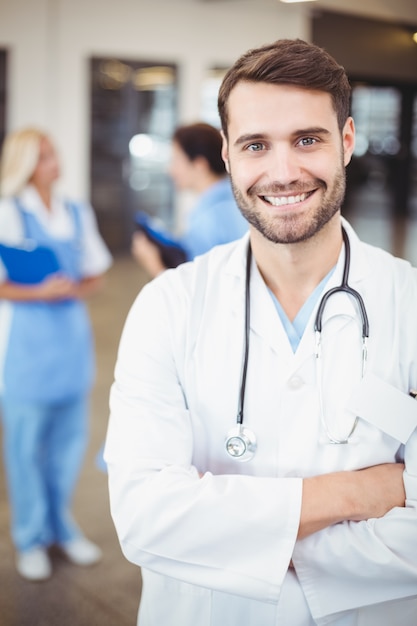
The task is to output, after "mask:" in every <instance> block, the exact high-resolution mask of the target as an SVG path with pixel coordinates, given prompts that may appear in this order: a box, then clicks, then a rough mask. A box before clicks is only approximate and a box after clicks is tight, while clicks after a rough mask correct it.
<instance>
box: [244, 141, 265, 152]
mask: <svg viewBox="0 0 417 626" xmlns="http://www.w3.org/2000/svg"><path fill="white" fill-rule="evenodd" d="M263 147H264V145H263V143H260V142H257V143H250V144H249V145H248V146H246V150H249V152H260V151H261V150H263Z"/></svg>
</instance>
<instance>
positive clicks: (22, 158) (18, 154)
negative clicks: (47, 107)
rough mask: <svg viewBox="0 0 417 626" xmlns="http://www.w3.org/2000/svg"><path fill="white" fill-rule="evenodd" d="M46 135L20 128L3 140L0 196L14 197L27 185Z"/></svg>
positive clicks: (0, 166)
mask: <svg viewBox="0 0 417 626" xmlns="http://www.w3.org/2000/svg"><path fill="white" fill-rule="evenodd" d="M45 138H47V134H46V133H45V132H43V131H42V130H40V129H38V128H31V127H29V128H22V129H21V130H17V131H15V132H13V133H10V134H9V135H8V136H7V137H6V139H5V140H4V144H3V150H2V157H1V162H0V195H2V196H14V195H16V194H17V193H19V191H21V190H22V189H23V187H24V186H25V185H26V184H27V183H28V181H29V180H30V178H31V177H32V174H33V172H34V171H35V168H36V165H37V164H38V160H39V153H40V144H41V141H42V139H45Z"/></svg>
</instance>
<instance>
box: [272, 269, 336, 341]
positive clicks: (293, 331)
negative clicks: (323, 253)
mask: <svg viewBox="0 0 417 626" xmlns="http://www.w3.org/2000/svg"><path fill="white" fill-rule="evenodd" d="M335 269H336V266H335V267H333V268H332V269H331V270H330V272H329V273H328V274H327V275H326V276H325V277H324V278H323V280H322V281H321V282H320V283H319V284H318V285H317V287H316V288H315V290H314V291H313V293H312V294H310V296H309V297H308V298H307V300H306V301H305V302H304V304H303V306H302V307H301V309H300V310H299V311H298V313H297V315H296V316H295V318H294V320H293V321H292V322H291V321H290V320H289V319H288V317H287V315H286V313H285V311H284V309H283V308H282V306H281V304H280V303H279V300H278V299H277V298H276V297H275V295H274V294H273V293H272V291H271V290H270V289H268V291H269V293H270V295H271V298H272V301H273V303H274V305H275V308H276V310H277V313H278V315H279V318H280V320H281V322H282V325H283V327H284V330H285V332H286V333H287V336H288V341H289V342H290V344H291V348H292V350H293V352H295V351H296V350H297V348H298V345H299V343H300V341H301V337H302V336H303V333H304V330H305V328H306V326H307V322H308V320H309V319H310V315H311V313H312V311H313V309H314V307H315V306H316V303H317V302H318V300H319V298H320V296H321V294H322V292H323V290H324V287H325V285H326V283H327V281H328V280H329V278H330V276H331V275H332V274H333V272H334V270H335Z"/></svg>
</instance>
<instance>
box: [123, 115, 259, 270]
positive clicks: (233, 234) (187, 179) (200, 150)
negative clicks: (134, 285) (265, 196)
mask: <svg viewBox="0 0 417 626" xmlns="http://www.w3.org/2000/svg"><path fill="white" fill-rule="evenodd" d="M221 148H222V138H221V134H220V132H219V131H218V130H217V129H216V128H214V127H213V126H210V124H205V123H203V122H200V123H196V124H190V125H187V126H180V127H179V128H177V130H176V131H175V133H174V135H173V139H172V157H171V163H170V170H169V171H170V175H171V178H172V180H173V181H174V184H175V186H176V187H177V189H179V190H182V191H184V190H187V191H192V192H194V193H195V194H197V195H198V200H197V202H196V204H195V205H194V206H193V208H192V209H191V210H190V212H189V215H188V216H187V221H186V222H187V223H186V227H185V231H184V233H183V235H182V236H181V237H179V238H178V239H177V240H175V238H174V240H173V243H174V245H175V243H176V244H178V246H179V247H180V248H181V249H182V250H183V255H182V257H181V258H182V259H183V260H192V259H194V258H195V257H196V256H198V255H199V254H203V253H204V252H207V251H208V250H210V249H211V248H213V246H216V245H219V244H223V243H229V242H230V241H234V240H235V239H238V238H239V237H242V236H243V235H244V234H245V233H246V232H247V229H248V226H247V223H246V222H245V220H244V219H243V218H242V215H241V214H240V212H239V209H238V208H237V206H236V202H235V199H234V196H233V192H232V189H231V186H230V180H229V177H228V175H227V172H226V170H225V165H224V161H223V159H222V156H221ZM156 237H157V233H156ZM163 252H164V251H163V248H162V250H161V247H158V246H157V245H156V241H153V240H152V238H151V237H149V236H146V235H145V234H144V233H143V232H141V231H140V230H139V232H136V233H135V234H134V236H133V241H132V253H133V256H134V257H135V258H136V260H137V261H138V263H140V265H142V266H143V267H144V268H145V270H147V272H148V274H150V276H151V277H155V276H156V275H157V274H159V273H160V272H162V271H163V270H165V269H167V267H168V263H169V260H168V259H165V258H164V256H163ZM175 258H176V257H175ZM177 262H178V261H174V262H172V263H170V265H169V266H170V267H173V266H174V265H176V263H177Z"/></svg>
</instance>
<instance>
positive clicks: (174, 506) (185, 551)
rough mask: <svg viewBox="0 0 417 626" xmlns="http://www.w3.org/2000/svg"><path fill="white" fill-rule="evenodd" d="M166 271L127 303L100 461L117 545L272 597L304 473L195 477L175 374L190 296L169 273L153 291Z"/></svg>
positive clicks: (171, 572)
mask: <svg viewBox="0 0 417 626" xmlns="http://www.w3.org/2000/svg"><path fill="white" fill-rule="evenodd" d="M171 275H172V273H171V272H165V274H164V275H163V276H162V277H160V278H158V279H157V280H156V281H153V283H151V284H150V285H148V286H147V287H145V288H144V289H143V290H142V292H141V294H140V295H139V297H138V299H137V300H136V302H135V304H134V306H133V307H132V310H131V311H130V313H129V315H128V319H127V321H126V325H125V328H124V331H123V335H122V339H121V343H120V348H119V355H118V360H117V365H116V373H115V382H114V384H113V387H112V390H111V399H110V408H111V416H110V421H109V428H108V434H107V440H106V446H105V459H106V462H107V465H108V472H109V488H110V502H111V511H112V516H113V519H114V523H115V526H116V529H117V533H118V536H119V540H120V543H121V547H122V550H123V552H124V554H125V556H126V558H127V559H129V560H130V561H132V562H133V563H135V564H137V565H139V566H142V567H145V568H148V569H151V570H153V571H155V572H158V573H160V574H163V575H167V576H170V577H173V578H177V579H179V580H182V581H185V582H189V583H192V584H194V585H198V586H202V587H206V588H211V589H216V590H220V591H223V592H229V593H232V594H236V595H242V596H246V597H249V598H255V599H259V600H263V601H267V602H276V601H277V599H278V597H279V591H280V587H281V585H282V582H283V580H284V577H285V575H286V572H287V570H288V566H289V562H290V559H291V555H292V551H293V548H294V544H295V540H296V535H297V530H298V525H299V516H300V507H301V487H302V484H301V479H299V478H287V479H277V478H261V477H255V476H243V475H215V474H214V473H210V472H206V473H205V474H204V476H202V477H201V478H200V476H199V473H198V471H197V469H196V467H195V466H193V465H192V455H193V435H192V428H191V422H190V420H191V417H190V413H189V409H188V407H187V398H186V394H185V393H184V389H183V388H182V385H181V384H180V377H179V376H178V371H179V370H180V369H181V359H183V358H184V356H183V355H184V352H186V349H187V348H186V344H187V337H186V335H187V328H186V327H187V324H186V322H185V321H184V320H185V318H186V308H187V298H188V295H187V293H185V291H184V290H181V289H182V288H181V286H180V285H179V284H177V283H175V281H174V286H173V287H172V290H171V291H172V294H171V296H172V297H167V295H166V293H164V291H163V290H161V289H159V285H161V284H166V283H167V282H168V281H169V280H170V277H171ZM172 276H173V275H172ZM175 276H176V275H175ZM174 279H175V277H174ZM174 293H175V295H173V294H174Z"/></svg>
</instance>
